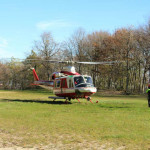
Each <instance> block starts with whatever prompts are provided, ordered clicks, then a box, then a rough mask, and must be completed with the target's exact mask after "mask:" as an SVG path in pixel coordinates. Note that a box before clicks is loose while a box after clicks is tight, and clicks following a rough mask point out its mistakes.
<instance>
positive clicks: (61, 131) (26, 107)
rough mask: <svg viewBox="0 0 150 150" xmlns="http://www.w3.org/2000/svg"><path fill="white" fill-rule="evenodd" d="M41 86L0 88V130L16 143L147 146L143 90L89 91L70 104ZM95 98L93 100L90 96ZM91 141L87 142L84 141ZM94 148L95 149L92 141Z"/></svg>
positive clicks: (149, 132) (149, 125) (149, 120)
mask: <svg viewBox="0 0 150 150" xmlns="http://www.w3.org/2000/svg"><path fill="white" fill-rule="evenodd" d="M50 95H52V93H49V92H48V91H46V90H37V91H36V90H31V91H4V90H1V91H0V134H2V135H3V136H4V137H3V141H4V142H6V143H7V142H8V141H9V142H11V143H14V144H15V145H18V146H31V147H32V146H35V145H39V144H43V145H47V144H49V143H50V142H51V143H54V144H56V145H57V144H59V143H61V144H63V146H66V147H67V146H68V147H67V148H68V149H69V146H71V145H74V149H80V148H81V147H82V148H83V147H85V148H86V146H87V147H89V146H91V147H92V146H93V149H94V145H95V146H96V145H99V146H100V145H103V144H105V146H106V148H109V147H113V148H117V147H120V146H124V147H125V148H126V149H148V148H150V108H148V105H147V98H146V96H138V95H134V96H133V95H132V96H121V95H120V96H108V97H107V96H100V95H99V94H97V95H95V96H92V99H93V102H94V104H92V103H90V102H87V101H86V100H84V99H83V100H82V99H81V103H79V102H78V101H77V100H72V103H71V104H65V103H64V102H63V100H62V101H59V100H58V101H56V102H52V101H51V100H50V99H48V96H50ZM97 100H98V101H99V103H95V102H96V101H97ZM90 143H91V145H90ZM95 149H97V148H96V147H95Z"/></svg>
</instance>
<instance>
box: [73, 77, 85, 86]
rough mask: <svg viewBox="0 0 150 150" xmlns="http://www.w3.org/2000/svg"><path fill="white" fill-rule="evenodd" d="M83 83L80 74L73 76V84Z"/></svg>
mask: <svg viewBox="0 0 150 150" xmlns="http://www.w3.org/2000/svg"><path fill="white" fill-rule="evenodd" d="M82 83H85V81H84V79H83V77H82V76H78V77H74V84H75V86H77V85H79V84H82Z"/></svg>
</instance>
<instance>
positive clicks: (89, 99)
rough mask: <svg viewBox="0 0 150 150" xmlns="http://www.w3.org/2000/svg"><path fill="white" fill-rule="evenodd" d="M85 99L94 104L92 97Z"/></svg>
mask: <svg viewBox="0 0 150 150" xmlns="http://www.w3.org/2000/svg"><path fill="white" fill-rule="evenodd" d="M85 98H86V99H87V101H90V102H91V103H92V104H93V102H92V99H91V97H85Z"/></svg>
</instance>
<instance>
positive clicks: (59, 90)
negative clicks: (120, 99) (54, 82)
mask: <svg viewBox="0 0 150 150" xmlns="http://www.w3.org/2000/svg"><path fill="white" fill-rule="evenodd" d="M76 90H78V91H79V92H81V93H89V92H91V93H96V91H97V89H96V88H95V87H86V88H83V87H80V88H55V89H54V90H53V93H54V94H59V93H75V91H76Z"/></svg>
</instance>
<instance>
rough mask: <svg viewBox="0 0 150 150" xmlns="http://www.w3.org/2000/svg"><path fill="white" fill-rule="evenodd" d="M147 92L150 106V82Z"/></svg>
mask: <svg viewBox="0 0 150 150" xmlns="http://www.w3.org/2000/svg"><path fill="white" fill-rule="evenodd" d="M146 93H147V94H148V107H150V84H149V85H148V89H147V90H146Z"/></svg>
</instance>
